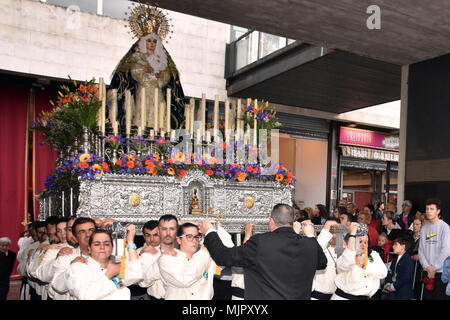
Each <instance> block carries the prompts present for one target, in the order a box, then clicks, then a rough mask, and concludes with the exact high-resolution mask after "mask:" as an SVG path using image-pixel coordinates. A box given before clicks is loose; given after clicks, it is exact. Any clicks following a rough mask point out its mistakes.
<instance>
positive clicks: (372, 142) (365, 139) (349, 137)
mask: <svg viewBox="0 0 450 320" xmlns="http://www.w3.org/2000/svg"><path fill="white" fill-rule="evenodd" d="M339 143H340V144H349V145H355V146H362V147H370V148H378V149H387V150H399V149H400V139H399V137H396V136H392V135H390V134H388V133H382V132H375V131H370V130H363V129H355V128H348V127H341V128H340V135H339Z"/></svg>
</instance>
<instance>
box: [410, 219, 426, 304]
mask: <svg viewBox="0 0 450 320" xmlns="http://www.w3.org/2000/svg"><path fill="white" fill-rule="evenodd" d="M424 220H425V215H424V214H423V213H421V212H419V211H417V213H416V216H415V218H414V221H413V223H412V225H411V227H412V231H411V232H410V235H409V236H410V241H411V247H410V248H409V250H408V253H409V255H410V256H411V258H412V259H413V260H414V264H415V268H416V269H415V278H414V298H415V299H417V300H419V299H420V297H421V289H422V273H423V269H422V265H421V264H420V263H419V243H420V230H421V229H422V226H423V224H424Z"/></svg>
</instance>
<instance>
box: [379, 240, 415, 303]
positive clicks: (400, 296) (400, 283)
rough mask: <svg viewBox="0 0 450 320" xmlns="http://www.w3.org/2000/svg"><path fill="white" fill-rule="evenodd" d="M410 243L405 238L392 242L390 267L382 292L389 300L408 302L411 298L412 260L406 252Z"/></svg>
mask: <svg viewBox="0 0 450 320" xmlns="http://www.w3.org/2000/svg"><path fill="white" fill-rule="evenodd" d="M409 246H410V242H409V239H407V238H406V237H402V238H397V239H395V240H394V245H393V247H392V248H393V251H394V254H395V256H394V258H393V259H392V263H391V267H390V268H389V273H388V275H387V278H386V284H385V286H384V290H385V291H386V292H387V294H388V297H389V298H390V299H391V300H409V299H411V298H412V297H413V279H414V260H413V259H412V258H411V256H410V255H409V253H408V252H407V250H408V249H409Z"/></svg>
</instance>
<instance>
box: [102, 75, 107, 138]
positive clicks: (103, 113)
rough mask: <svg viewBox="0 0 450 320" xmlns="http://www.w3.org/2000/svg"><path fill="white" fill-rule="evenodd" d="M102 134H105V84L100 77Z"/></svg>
mask: <svg viewBox="0 0 450 320" xmlns="http://www.w3.org/2000/svg"><path fill="white" fill-rule="evenodd" d="M101 110H102V129H101V131H102V135H103V136H104V135H105V122H106V119H105V115H106V85H105V82H103V78H102V108H101Z"/></svg>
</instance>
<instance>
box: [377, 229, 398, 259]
mask: <svg viewBox="0 0 450 320" xmlns="http://www.w3.org/2000/svg"><path fill="white" fill-rule="evenodd" d="M393 245H394V242H393V241H391V240H389V239H388V236H387V234H386V233H384V232H382V233H380V234H379V235H378V246H379V247H381V248H382V249H383V250H384V257H382V259H383V261H384V262H389V261H391V260H392V256H390V255H389V254H388V253H389V251H390V250H391V249H392V247H393Z"/></svg>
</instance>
